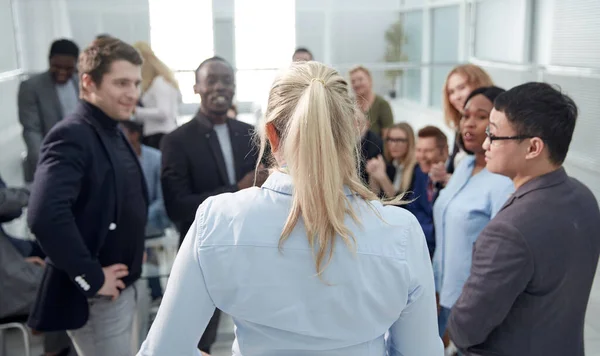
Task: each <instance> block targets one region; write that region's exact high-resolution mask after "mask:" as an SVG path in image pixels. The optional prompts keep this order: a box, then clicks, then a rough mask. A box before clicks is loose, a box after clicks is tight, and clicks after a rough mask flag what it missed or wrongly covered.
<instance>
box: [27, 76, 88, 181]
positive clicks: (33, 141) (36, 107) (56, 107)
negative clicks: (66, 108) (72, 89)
mask: <svg viewBox="0 0 600 356" xmlns="http://www.w3.org/2000/svg"><path fill="white" fill-rule="evenodd" d="M72 79H73V81H74V84H75V86H76V89H77V92H78V93H79V79H78V78H77V75H73V78H72ZM18 106H19V121H20V122H21V125H22V126H23V140H24V141H25V145H26V146H27V160H26V167H24V168H25V169H26V170H27V171H28V172H30V174H31V175H33V172H34V171H35V167H36V165H37V161H38V158H39V152H40V146H41V144H42V139H43V138H44V136H46V134H47V133H48V131H50V129H51V128H52V127H53V126H54V125H55V124H56V123H57V122H59V121H60V120H61V119H62V118H63V112H62V107H61V105H60V101H59V99H58V94H57V93H56V88H55V84H54V81H53V79H52V75H51V74H50V72H49V71H46V72H43V73H39V74H36V75H33V76H31V77H30V78H29V79H27V80H25V81H23V82H21V85H20V86H19V94H18ZM27 175H28V174H26V176H27ZM26 180H29V179H26Z"/></svg>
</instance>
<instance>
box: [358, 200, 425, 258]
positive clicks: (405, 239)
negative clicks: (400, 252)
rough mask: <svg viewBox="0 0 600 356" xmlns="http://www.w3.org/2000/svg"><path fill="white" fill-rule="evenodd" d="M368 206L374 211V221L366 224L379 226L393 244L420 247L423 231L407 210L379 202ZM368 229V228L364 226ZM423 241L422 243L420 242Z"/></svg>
mask: <svg viewBox="0 0 600 356" xmlns="http://www.w3.org/2000/svg"><path fill="white" fill-rule="evenodd" d="M369 204H370V205H371V207H372V208H373V209H375V217H376V219H374V220H372V219H369V220H368V222H370V223H373V224H376V225H379V226H381V229H382V230H385V231H386V233H385V235H386V236H388V237H390V238H391V240H392V242H393V244H398V245H399V246H403V247H402V249H404V248H406V247H407V246H409V245H411V246H412V245H415V244H416V245H419V246H420V245H421V243H422V242H424V241H425V237H424V234H423V230H422V228H421V225H420V224H419V221H418V220H417V218H416V217H415V216H414V215H413V214H412V213H411V212H410V211H408V210H407V209H404V208H402V207H399V206H395V205H386V204H383V203H382V202H381V201H378V200H374V201H370V202H369ZM365 228H368V226H365ZM421 240H423V241H421Z"/></svg>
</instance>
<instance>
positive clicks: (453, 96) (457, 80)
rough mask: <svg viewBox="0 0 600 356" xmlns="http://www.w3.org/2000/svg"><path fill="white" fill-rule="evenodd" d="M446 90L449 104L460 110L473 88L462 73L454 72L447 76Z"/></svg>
mask: <svg viewBox="0 0 600 356" xmlns="http://www.w3.org/2000/svg"><path fill="white" fill-rule="evenodd" d="M446 91H447V95H448V101H449V102H450V104H451V105H452V106H453V107H454V108H455V109H456V111H458V112H461V111H462V109H463V107H464V105H465V100H466V99H467V97H468V96H469V94H470V93H471V92H472V91H473V88H472V87H471V85H469V84H468V83H467V78H466V77H465V76H464V75H462V74H459V73H454V74H452V75H450V77H449V78H448V84H447V87H446Z"/></svg>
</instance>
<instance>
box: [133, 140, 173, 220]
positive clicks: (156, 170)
mask: <svg viewBox="0 0 600 356" xmlns="http://www.w3.org/2000/svg"><path fill="white" fill-rule="evenodd" d="M139 160H140V166H142V171H143V173H144V178H145V179H146V185H147V187H148V201H149V203H150V204H149V206H148V224H150V225H152V226H153V227H155V228H157V229H161V230H164V229H166V228H167V227H169V226H170V225H171V222H170V221H169V218H168V217H167V211H166V210H165V203H164V201H163V194H162V186H161V183H160V165H161V153H160V151H159V150H157V149H156V148H153V147H149V146H146V145H142V155H141V156H140V157H139Z"/></svg>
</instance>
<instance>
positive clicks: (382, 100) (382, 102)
mask: <svg viewBox="0 0 600 356" xmlns="http://www.w3.org/2000/svg"><path fill="white" fill-rule="evenodd" d="M375 101H376V102H377V103H378V105H379V106H381V107H390V103H389V102H388V101H387V100H386V99H385V98H384V97H383V96H381V95H379V94H375Z"/></svg>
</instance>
